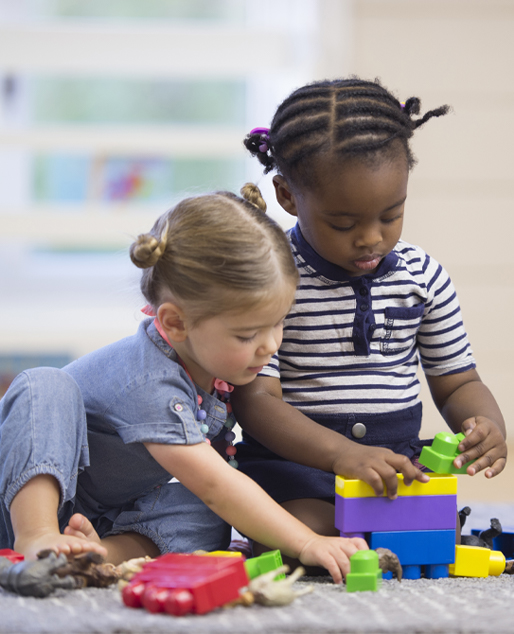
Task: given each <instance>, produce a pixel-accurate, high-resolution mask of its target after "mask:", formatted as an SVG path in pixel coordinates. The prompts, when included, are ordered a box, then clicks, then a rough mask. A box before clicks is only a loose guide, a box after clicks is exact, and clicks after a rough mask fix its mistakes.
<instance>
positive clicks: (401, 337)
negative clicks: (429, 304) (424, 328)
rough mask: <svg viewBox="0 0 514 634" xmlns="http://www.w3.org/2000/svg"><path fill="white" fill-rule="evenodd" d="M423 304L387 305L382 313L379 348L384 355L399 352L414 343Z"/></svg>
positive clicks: (409, 347)
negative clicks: (381, 334)
mask: <svg viewBox="0 0 514 634" xmlns="http://www.w3.org/2000/svg"><path fill="white" fill-rule="evenodd" d="M424 310H425V304H416V306H388V307H387V308H386V309H385V314H384V334H383V336H382V339H381V341H380V350H381V352H382V354H384V355H393V354H400V353H402V352H406V351H407V350H410V349H411V348H412V347H413V346H414V345H415V344H416V335H417V332H418V329H419V326H420V323H421V318H422V317H423V312H424Z"/></svg>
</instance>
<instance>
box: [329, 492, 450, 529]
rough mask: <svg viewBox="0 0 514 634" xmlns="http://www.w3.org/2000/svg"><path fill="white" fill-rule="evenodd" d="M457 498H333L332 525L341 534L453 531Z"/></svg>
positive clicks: (446, 496)
mask: <svg viewBox="0 0 514 634" xmlns="http://www.w3.org/2000/svg"><path fill="white" fill-rule="evenodd" d="M456 524H457V496H456V495H428V496H412V497H398V498H397V499H396V500H390V499H389V498H383V497H379V498H343V497H341V496H340V495H336V500H335V525H336V527H337V528H338V529H339V531H340V532H341V533H344V534H345V535H347V534H348V533H365V532H374V531H398V530H406V531H417V530H455V527H456Z"/></svg>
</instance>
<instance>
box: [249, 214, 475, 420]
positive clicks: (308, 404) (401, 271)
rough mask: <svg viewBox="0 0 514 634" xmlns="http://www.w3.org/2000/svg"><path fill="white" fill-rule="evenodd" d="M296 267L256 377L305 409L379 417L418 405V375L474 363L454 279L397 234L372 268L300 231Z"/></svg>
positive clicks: (295, 240)
mask: <svg viewBox="0 0 514 634" xmlns="http://www.w3.org/2000/svg"><path fill="white" fill-rule="evenodd" d="M289 237H290V241H291V247H292V250H293V255H294V257H295V260H296V264H297V267H298V270H299V272H300V276H301V279H300V283H299V286H298V289H297V291H296V301H295V304H294V306H293V308H292V309H291V312H290V313H289V314H288V316H287V318H286V321H285V325H284V338H283V342H282V345H281V347H280V350H279V351H278V353H277V354H276V355H275V356H274V357H273V359H272V360H271V362H270V364H269V365H268V366H266V367H265V368H264V369H263V370H262V372H261V375H265V376H271V377H277V378H279V379H280V382H281V385H282V391H283V398H284V400H285V401H286V402H288V403H290V404H291V405H293V406H294V407H296V408H298V409H299V410H300V411H302V412H304V413H305V414H307V415H309V414H316V413H320V414H321V413H323V414H337V413H346V414H348V413H353V414H357V413H363V414H372V413H387V412H394V411H397V410H401V409H405V408H408V407H412V406H413V405H416V404H417V403H419V392H420V384H419V381H418V379H417V376H416V373H417V369H418V365H419V361H420V360H421V364H422V367H423V370H424V371H425V373H426V374H428V375H434V376H440V375H444V374H453V373H457V372H464V371H466V370H470V369H472V368H474V367H475V361H474V359H473V356H472V352H471V349H470V345H469V342H468V338H467V335H466V332H465V330H464V325H463V323H462V317H461V312H460V307H459V302H458V299H457V295H456V292H455V289H454V287H453V284H452V282H451V280H450V278H449V276H448V274H447V273H446V271H445V270H444V269H443V267H442V266H441V265H440V264H438V263H437V262H436V261H435V260H434V259H433V258H431V257H430V256H429V255H427V254H426V253H425V252H424V251H423V250H422V249H420V248H419V247H417V246H413V245H411V244H408V243H407V242H404V241H403V240H400V241H399V242H398V244H397V245H396V247H395V248H394V249H393V251H391V253H389V254H388V255H387V256H386V257H385V258H384V259H383V260H382V262H381V263H380V265H379V266H378V268H377V269H376V270H375V271H374V272H373V273H371V274H367V275H362V276H359V277H352V276H349V275H348V273H347V272H346V271H345V270H344V269H342V268H340V267H338V266H336V265H334V264H331V263H330V262H327V261H326V260H324V259H323V258H322V257H321V256H320V255H319V254H318V253H316V251H314V250H313V249H312V247H311V246H310V245H309V244H308V243H307V242H306V241H305V239H304V237H303V236H302V234H301V231H300V229H299V227H298V225H297V226H296V227H294V228H293V229H292V230H291V231H290V232H289Z"/></svg>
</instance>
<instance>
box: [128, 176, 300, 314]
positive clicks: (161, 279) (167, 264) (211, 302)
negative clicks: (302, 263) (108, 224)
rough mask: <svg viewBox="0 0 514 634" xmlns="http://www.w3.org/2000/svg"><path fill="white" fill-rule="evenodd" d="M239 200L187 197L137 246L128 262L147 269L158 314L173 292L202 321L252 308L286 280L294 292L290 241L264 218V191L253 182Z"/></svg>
mask: <svg viewBox="0 0 514 634" xmlns="http://www.w3.org/2000/svg"><path fill="white" fill-rule="evenodd" d="M241 195H242V198H241V197H239V196H236V195H235V194H233V193H231V192H216V193H213V194H207V195H204V196H196V197H193V198H186V199H185V200H183V201H181V202H179V203H178V204H177V205H176V206H175V207H174V208H172V209H170V210H169V211H168V212H166V213H165V214H163V215H162V216H161V217H160V218H159V219H158V220H157V222H156V223H155V224H154V226H153V228H152V229H151V231H150V232H149V233H145V234H141V235H140V236H138V237H137V239H136V240H135V241H134V242H133V244H132V245H131V247H130V257H131V259H132V262H133V263H134V264H135V265H136V266H137V267H139V268H141V269H144V271H143V274H142V277H141V291H142V293H143V295H144V296H145V298H146V300H147V301H148V303H149V304H150V305H151V306H152V307H153V308H154V309H157V308H158V306H159V305H160V304H161V303H162V302H163V301H166V299H167V298H168V297H169V294H170V293H171V296H172V298H173V299H174V300H175V301H177V302H182V303H183V304H184V305H185V306H187V311H188V316H189V318H190V319H191V320H192V321H193V322H198V321H200V320H201V319H205V318H208V317H213V316H216V315H219V314H221V313H223V312H226V311H228V310H239V309H243V308H244V309H246V308H248V309H249V308H251V307H252V306H253V305H255V304H257V303H259V302H260V301H262V300H263V299H265V298H266V297H267V296H268V294H269V293H270V291H272V290H273V288H276V286H277V282H278V281H281V279H282V280H283V279H284V278H285V279H288V280H289V281H290V283H291V285H296V283H297V281H298V272H297V270H296V266H295V262H294V259H293V256H292V254H291V248H290V245H289V242H288V240H287V237H286V235H285V234H284V232H283V231H282V229H281V228H280V227H279V225H278V224H277V223H276V222H275V221H273V220H272V219H271V218H269V217H268V216H266V214H265V211H266V203H265V202H264V199H263V198H262V195H261V192H260V190H259V188H258V187H257V186H256V185H253V184H252V183H247V184H246V185H244V187H243V188H242V189H241Z"/></svg>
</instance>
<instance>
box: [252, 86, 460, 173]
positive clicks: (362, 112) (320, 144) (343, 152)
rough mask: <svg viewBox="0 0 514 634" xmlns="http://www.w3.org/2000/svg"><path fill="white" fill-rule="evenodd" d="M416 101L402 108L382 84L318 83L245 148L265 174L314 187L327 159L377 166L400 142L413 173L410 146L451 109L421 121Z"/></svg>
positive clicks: (289, 102)
mask: <svg viewBox="0 0 514 634" xmlns="http://www.w3.org/2000/svg"><path fill="white" fill-rule="evenodd" d="M420 106H421V102H420V100H419V99H418V98H417V97H411V98H410V99H407V101H406V102H405V103H404V104H401V103H400V102H399V101H398V99H396V97H395V96H394V95H392V94H391V93H390V92H389V91H388V90H387V89H386V88H384V87H383V86H382V85H381V84H380V82H379V81H378V80H375V81H373V82H372V81H365V80H362V79H358V78H356V77H353V78H350V79H337V80H330V81H328V80H327V81H321V82H315V83H313V84H308V85H307V86H303V87H302V88H299V89H298V90H295V91H294V92H293V93H292V94H291V95H290V96H289V97H288V98H287V99H285V101H283V102H282V103H281V104H280V106H279V107H278V109H277V111H276V113H275V116H274V117H273V121H272V123H271V128H270V130H269V133H267V134H263V133H262V131H259V129H257V131H252V133H250V134H249V135H248V136H247V137H246V139H245V140H244V145H245V147H246V148H247V149H248V150H249V151H250V153H251V154H252V155H253V156H256V157H257V158H258V160H259V161H260V162H261V163H262V165H264V173H265V174H267V173H268V172H270V171H271V170H273V169H277V170H278V171H279V172H280V173H281V174H282V175H283V176H284V177H285V178H286V179H287V180H292V181H293V182H297V181H298V180H299V179H302V181H303V182H305V181H306V182H307V183H313V179H315V178H316V176H317V175H316V169H315V168H316V160H317V158H318V157H319V156H320V155H322V154H324V155H327V156H334V157H340V158H355V157H358V158H360V159H363V160H371V161H374V160H377V158H380V157H382V156H383V155H384V153H386V152H389V153H394V152H398V142H396V143H394V141H396V140H398V141H399V142H400V143H401V144H402V146H403V148H404V150H405V153H406V157H407V164H408V167H409V169H410V168H411V167H412V166H413V165H414V164H415V158H414V156H413V154H412V152H411V149H410V147H409V142H408V140H409V139H410V137H411V136H412V134H413V132H414V130H416V129H417V128H419V127H420V126H422V125H423V124H424V123H426V122H427V121H428V120H429V119H431V118H432V117H440V116H442V115H445V114H447V113H448V112H449V110H450V108H449V106H446V105H445V106H441V107H440V108H436V109H434V110H430V111H428V112H427V113H425V114H424V115H423V116H421V117H417V118H416V117H414V116H413V115H418V114H419V112H420Z"/></svg>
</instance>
